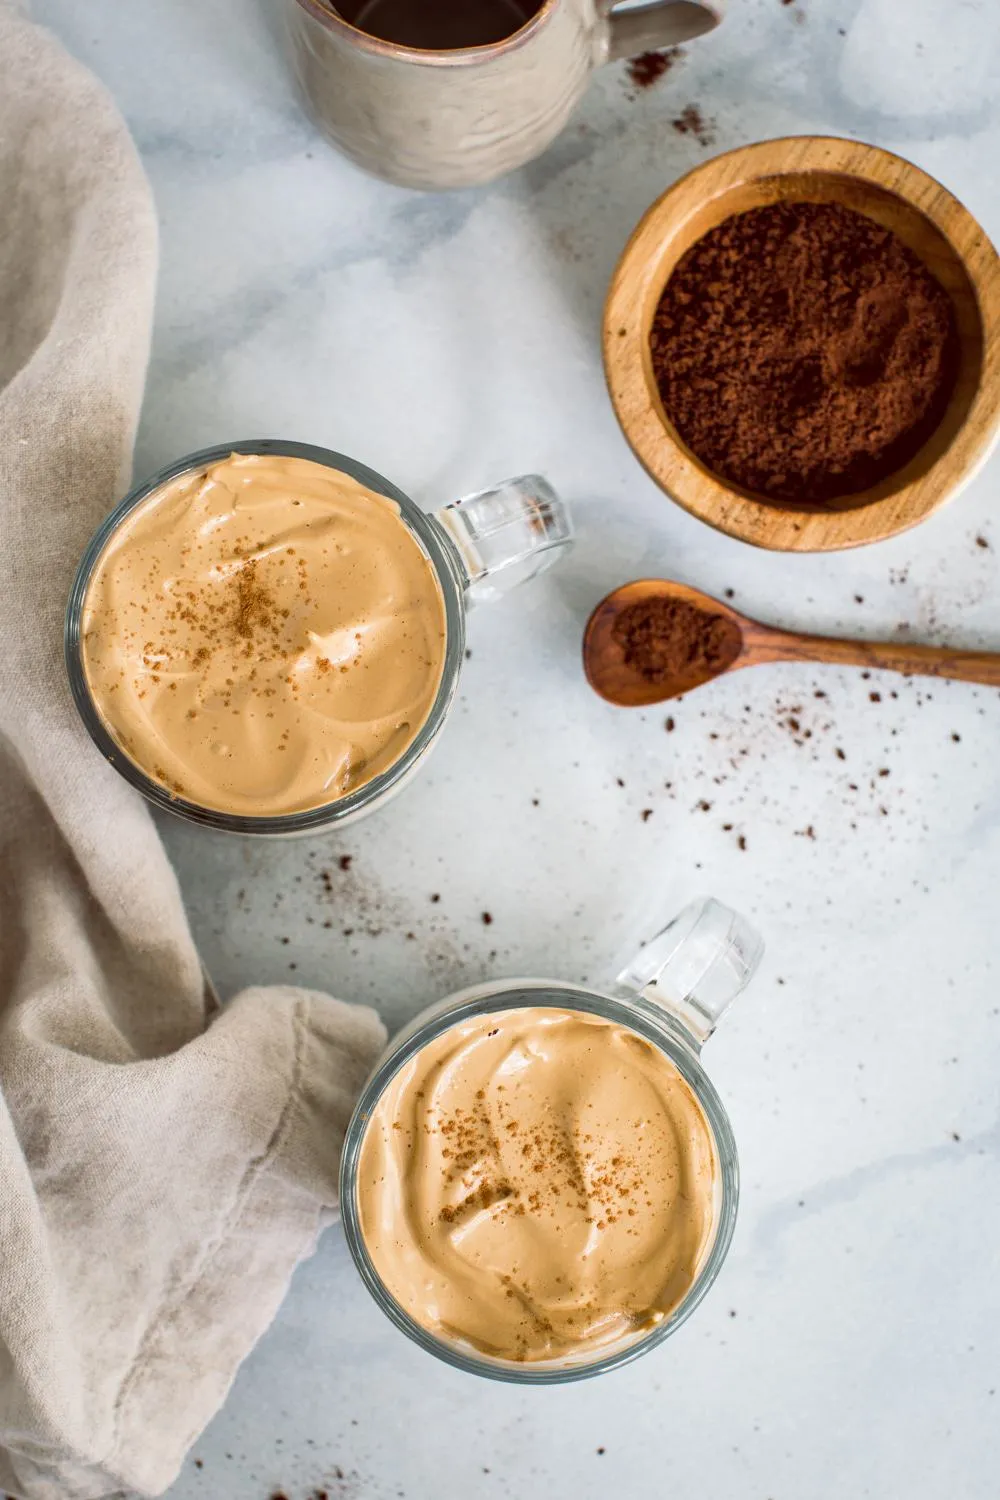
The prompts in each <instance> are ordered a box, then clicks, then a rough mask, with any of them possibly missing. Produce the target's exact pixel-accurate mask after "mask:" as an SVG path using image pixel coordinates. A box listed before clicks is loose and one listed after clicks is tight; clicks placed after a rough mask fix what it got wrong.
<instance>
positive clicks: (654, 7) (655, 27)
mask: <svg viewBox="0 0 1000 1500" xmlns="http://www.w3.org/2000/svg"><path fill="white" fill-rule="evenodd" d="M605 17H606V19H607V23H608V32H607V38H606V47H607V50H606V52H605V54H604V58H603V61H604V62H618V60H619V59H620V58H623V57H635V56H636V55H637V54H638V53H640V52H646V51H649V50H650V49H653V48H657V49H663V48H665V47H677V46H679V45H680V44H681V43H682V42H693V41H694V39H695V37H699V36H704V35H705V33H706V32H707V31H714V30H715V28H716V26H718V24H719V22H720V21H721V20H722V0H711V3H709V4H702V3H700V0H652V3H650V4H647V5H632V6H628V7H627V8H624V7H621V8H620V7H618V6H616V5H614V3H613V0H612V4H611V5H609V6H607V7H606V9H605Z"/></svg>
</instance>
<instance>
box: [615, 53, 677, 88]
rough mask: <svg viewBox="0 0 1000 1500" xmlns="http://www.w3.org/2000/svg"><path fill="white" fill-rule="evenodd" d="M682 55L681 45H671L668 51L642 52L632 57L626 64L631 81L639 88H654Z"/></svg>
mask: <svg viewBox="0 0 1000 1500" xmlns="http://www.w3.org/2000/svg"><path fill="white" fill-rule="evenodd" d="M682 56H683V53H682V52H681V49H680V47H671V48H670V49H669V51H667V52H640V53H639V56H638V57H630V58H629V60H628V62H627V64H626V71H627V73H628V79H629V83H633V84H635V86H636V88H637V89H649V88H652V87H653V84H654V83H657V82H658V81H659V80H660V79H661V78H662V77H663V75H664V73H669V72H670V69H671V68H672V67H673V65H674V63H675V62H677V61H678V60H679V59H680V58H681V57H682Z"/></svg>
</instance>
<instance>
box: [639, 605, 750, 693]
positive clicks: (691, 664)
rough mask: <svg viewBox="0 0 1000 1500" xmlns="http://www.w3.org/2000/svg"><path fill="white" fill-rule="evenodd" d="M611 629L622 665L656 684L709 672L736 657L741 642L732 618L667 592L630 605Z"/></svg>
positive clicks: (700, 676)
mask: <svg viewBox="0 0 1000 1500" xmlns="http://www.w3.org/2000/svg"><path fill="white" fill-rule="evenodd" d="M611 634H612V637H613V639H614V640H615V642H616V643H617V644H618V645H619V646H620V647H621V649H622V655H623V657H624V660H625V665H626V666H627V667H631V669H632V670H633V671H634V672H637V673H638V674H639V676H640V677H642V678H644V680H645V681H646V682H656V683H670V682H677V683H684V682H687V681H692V682H696V681H704V680H705V679H706V678H708V677H714V676H715V674H716V673H717V672H722V671H724V670H725V668H726V667H728V666H730V665H731V664H732V663H733V662H734V661H735V660H736V658H737V656H739V654H740V649H741V647H742V645H743V637H742V635H741V633H740V628H739V626H738V625H737V624H736V623H735V621H733V620H730V619H727V618H726V616H725V615H713V614H709V613H707V611H705V610H703V609H698V607H697V606H696V605H694V604H689V603H688V602H687V601H686V600H684V599H672V598H670V597H668V596H667V595H654V597H653V598H651V599H640V600H637V601H636V603H635V604H630V605H629V606H628V607H627V608H626V609H623V610H622V612H621V614H620V615H619V616H618V618H617V620H616V621H615V623H614V626H613V627H612V631H611Z"/></svg>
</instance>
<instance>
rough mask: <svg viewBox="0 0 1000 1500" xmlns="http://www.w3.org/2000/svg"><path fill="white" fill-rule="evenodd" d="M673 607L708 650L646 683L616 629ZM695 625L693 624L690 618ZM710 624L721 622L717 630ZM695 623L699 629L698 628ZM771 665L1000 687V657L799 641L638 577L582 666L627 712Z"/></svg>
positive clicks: (608, 605)
mask: <svg viewBox="0 0 1000 1500" xmlns="http://www.w3.org/2000/svg"><path fill="white" fill-rule="evenodd" d="M657 598H659V599H664V600H675V601H677V603H678V604H680V605H681V606H686V608H687V609H690V608H692V607H693V608H694V609H695V610H698V611H699V612H700V613H701V614H702V615H703V616H704V617H705V625H706V630H707V632H709V634H708V640H709V649H708V651H707V652H703V653H696V654H695V659H694V660H692V661H691V662H690V663H688V664H687V665H686V666H684V667H683V668H681V670H679V671H678V672H677V673H676V674H671V675H663V676H655V677H649V676H648V675H647V676H643V675H642V673H641V672H639V671H638V670H637V669H636V668H635V667H634V666H631V665H629V664H628V663H627V662H626V660H625V648H624V644H623V642H622V641H621V639H620V638H619V637H618V636H616V633H615V626H616V624H617V623H618V622H619V621H620V620H621V617H622V614H623V612H624V611H625V610H627V609H629V608H630V607H631V606H632V605H635V604H641V603H644V602H647V601H649V600H652V599H657ZM688 618H689V621H690V620H691V617H690V616H689V617H688ZM712 621H716V622H718V623H717V624H715V625H714V626H713V625H712V623H711V622H712ZM694 623H696V622H694ZM770 661H813V662H830V663H832V664H834V665H836V666H842V667H867V668H869V669H870V670H871V671H879V672H885V671H888V672H903V673H905V674H906V675H907V676H909V675H911V674H913V673H918V674H920V675H922V676H926V677H955V678H958V679H960V680H961V681H962V682H983V683H986V685H987V686H988V687H1000V653H998V652H995V651H956V650H952V649H951V648H950V647H948V646H910V645H905V644H901V643H899V642H898V641H845V640H839V639H835V638H833V637H831V636H822V635H799V634H797V633H795V632H794V631H790V630H778V629H776V628H774V627H773V626H771V625H762V624H761V623H760V621H759V620H750V619H748V618H747V616H746V615H741V614H739V613H738V611H737V610H735V609H731V608H730V607H729V605H728V604H722V603H721V602H720V601H719V600H718V599H713V598H712V597H711V596H710V595H709V594H703V593H702V592H701V591H700V590H699V589H691V588H688V587H687V586H686V585H685V584H683V583H671V582H669V581H668V580H667V579H664V578H640V579H637V580H636V582H635V583H625V584H622V586H621V588H617V589H615V590H614V592H613V593H611V594H609V595H608V596H607V598H606V599H602V600H601V603H600V604H599V605H598V606H597V608H596V609H595V610H594V612H593V614H592V615H591V617H590V619H589V620H588V621H587V628H586V630H585V631H584V636H583V666H584V671H585V672H586V674H587V681H588V682H589V683H590V685H591V687H592V688H593V689H594V691H595V692H596V693H599V694H600V695H601V697H602V698H606V699H607V701H608V702H609V703H615V704H617V705H618V706H619V707H621V708H641V707H642V706H643V705H647V704H650V703H664V702H666V701H667V699H669V698H677V697H679V696H680V695H681V694H682V693H689V692H690V691H691V689H692V688H696V687H700V686H701V685H702V683H705V682H711V681H712V679H713V678H715V677H721V676H722V674H723V673H724V672H735V671H736V669H737V668H738V667H756V666H760V665H762V664H763V663H764V662H770Z"/></svg>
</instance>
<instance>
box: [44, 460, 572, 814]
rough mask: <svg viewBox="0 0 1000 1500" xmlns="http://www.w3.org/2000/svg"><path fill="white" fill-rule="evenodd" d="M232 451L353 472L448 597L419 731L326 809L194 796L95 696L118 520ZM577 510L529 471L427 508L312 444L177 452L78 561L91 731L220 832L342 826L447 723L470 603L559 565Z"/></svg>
mask: <svg viewBox="0 0 1000 1500" xmlns="http://www.w3.org/2000/svg"><path fill="white" fill-rule="evenodd" d="M233 453H246V454H273V455H277V456H280V457H283V458H301V459H308V460H310V461H311V462H312V463H316V464H322V465H323V466H324V467H327V468H331V469H337V470H339V471H341V472H342V473H344V474H349V475H350V476H351V478H353V479H356V480H357V481H358V482H359V483H360V484H363V485H364V486H365V487H366V488H367V489H369V490H374V491H375V492H376V493H377V494H379V495H385V496H387V497H388V498H389V499H390V500H394V501H395V502H396V504H397V505H398V506H399V511H400V516H401V519H402V520H403V522H404V523H405V525H406V526H407V527H408V528H409V530H410V532H411V534H412V535H413V537H414V539H415V540H416V542H417V544H418V545H419V547H420V549H421V551H422V552H423V553H424V556H425V557H426V558H427V560H428V562H429V563H430V566H431V568H432V569H433V571H434V573H435V576H436V577H437V580H438V583H439V584H440V586H441V592H442V595H443V597H444V606H445V632H446V640H445V659H444V670H443V672H442V674H441V685H440V687H439V688H438V691H437V695H436V697H435V699H434V703H433V705H432V707H431V710H430V713H429V714H428V716H427V719H426V720H425V722H424V724H423V726H422V728H421V730H420V732H419V734H418V735H417V736H416V738H415V739H414V740H413V741H412V743H411V744H410V745H409V746H408V747H407V748H406V749H405V750H404V751H403V753H402V755H400V756H399V758H398V759H397V760H395V761H393V763H392V764H391V765H390V766H389V767H388V768H387V769H386V770H384V771H382V772H380V774H379V775H377V776H375V777H373V778H372V780H371V781H368V782H365V783H364V785H363V786H360V787H358V788H357V789H356V790H355V791H353V792H348V793H346V794H345V795H344V796H342V797H338V798H336V799H334V800H333V801H331V802H328V803H326V804H324V805H323V806H320V807H313V808H309V809H307V810H305V811H302V812H290V813H282V814H274V815H267V816H262V817H252V816H248V815H245V814H241V813H240V814H238V813H228V812H221V811H219V810H217V809H215V808H209V807H203V806H201V805H200V804H198V803H195V802H189V801H187V800H186V799H185V798H184V797H183V796H181V795H178V794H177V793H174V792H171V791H169V790H168V789H167V787H165V786H163V785H161V783H160V782H158V781H155V780H153V778H152V777H150V776H147V774H146V773H145V771H144V770H143V769H142V767H141V766H139V765H138V764H137V763H136V762H135V761H134V760H132V759H131V757H130V756H129V755H127V754H126V752H125V751H124V750H123V749H122V747H121V745H119V744H118V742H117V741H116V740H115V739H114V737H113V736H112V734H111V732H110V730H109V728H108V725H107V723H106V722H105V719H104V716H103V715H102V713H101V711H100V707H99V706H98V704H97V702H96V701H95V699H94V695H93V693H92V692H91V689H90V685H89V683H88V680H87V673H86V670H85V666H84V657H83V621H84V611H85V606H86V601H87V592H88V589H89V586H90V580H91V578H92V577H93V575H94V571H95V569H96V568H97V566H98V563H99V562H100V560H101V557H102V555H103V553H104V550H105V548H106V547H107V545H108V543H109V542H110V541H111V539H112V537H113V536H114V534H115V532H116V531H117V530H118V528H119V526H121V525H122V523H123V522H124V521H125V520H126V519H127V518H128V517H129V516H130V515H131V513H132V512H133V511H134V510H135V509H136V507H137V506H139V505H142V504H143V502H144V501H146V500H148V499H149V497H150V496H151V495H154V494H155V493H156V492H157V490H159V489H161V488H162V487H163V486H164V485H166V484H169V483H170V482H171V481H172V480H174V479H177V478H178V477H179V476H181V475H183V474H188V473H191V472H193V471H196V470H198V469H206V468H208V467H210V466H211V465H212V464H215V463H220V462H222V461H223V460H225V459H227V458H228V457H229V456H230V455H231V454H233ZM572 540H573V528H572V522H571V520H570V515H569V511H568V510H567V508H566V506H565V505H564V503H563V502H562V501H561V500H560V499H559V497H558V495H556V493H555V491H554V490H553V489H552V487H551V486H550V485H549V484H548V482H547V481H546V480H545V479H543V478H542V477H541V476H540V475H538V474H531V475H521V476H519V477H518V478H516V479H509V480H507V481H505V482H504V483H503V484H500V485H496V486H495V487H494V488H492V489H489V490H482V491H480V492H479V493H477V494H474V495H469V496H466V497H465V498H464V499H461V500H453V501H451V502H450V503H448V504H447V505H444V506H442V507H441V509H439V510H437V511H435V512H434V514H433V515H427V514H425V512H424V511H422V510H421V509H420V507H419V506H418V505H416V504H415V503H414V501H412V500H411V499H410V498H409V497H408V496H407V495H404V494H403V492H402V491H401V490H399V489H397V488H396V486H395V485H394V484H391V483H390V481H389V480H388V479H385V478H383V476H382V475H381V474H377V473H376V472H375V470H374V469H369V468H368V467H367V466H366V465H364V464H360V463H357V462H356V461H355V460H354V459H352V458H347V457H346V456H345V455H344V454H342V453H332V452H330V451H329V450H328V449H326V448H317V447H314V446H312V445H311V444H308V443H289V442H280V441H277V440H274V439H262V440H255V441H252V442H242V443H225V444H223V445H221V446H220V447H216V448H206V449H204V450H203V451H202V452H200V453H191V454H188V455H187V457H185V458H181V459H178V460H177V461H176V462H175V463H172V464H169V465H168V466H167V467H166V468H165V469H161V470H160V472H159V473H158V474H154V475H153V477H152V478H151V479H148V480H146V481H145V482H144V483H143V484H140V485H138V486H137V487H136V488H135V489H134V490H132V491H131V493H130V494H128V495H126V497H125V499H124V500H122V502H121V503H120V504H119V505H118V506H116V508H115V509H114V510H113V511H112V512H111V514H110V515H109V516H107V518H106V519H105V520H104V521H103V522H102V524H101V525H100V526H99V527H98V529H97V531H96V532H95V533H94V535H93V537H92V538H91V540H90V543H89V545H88V547H87V550H86V552H85V553H84V555H83V558H82V559H81V561H80V565H79V568H78V569H77V573H76V578H75V580H74V583H73V588H72V591H71V593H70V598H69V604H68V607H67V611H66V626H65V655H66V669H67V672H68V675H69V682H70V688H71V690H72V693H73V698H74V701H75V703H76V706H77V709H78V710H79V713H80V716H81V718H82V719H83V722H84V724H85V726H86V728H87V730H88V731H89V733H90V736H91V739H92V740H93V741H94V743H95V744H96V745H97V747H98V749H99V750H100V751H101V752H102V754H103V755H104V756H105V757H106V759H107V760H108V761H109V762H110V763H111V765H113V766H114V767H115V769H116V770H117V771H118V772H119V773H120V774H121V775H122V776H123V777H124V778H125V780H126V781H128V782H130V783H131V785H132V786H134V787H135V788H136V789H137V790H138V791H140V792H141V793H142V794H143V796H144V797H146V798H147V800H148V801H150V802H152V803H153V804H154V806H156V807H160V808H163V809H164V810H165V811H167V812H172V813H176V814H177V815H178V816H180V817H182V818H185V819H187V820H188V821H189V822H192V823H200V824H202V825H203V826H204V827H207V828H214V829H217V830H219V831H220V832H223V833H239V834H250V835H269V836H275V835H278V836H285V837H287V836H289V835H296V834H306V833H317V832H319V831H321V830H323V829H327V828H332V827H334V826H336V827H343V826H344V825H345V824H347V823H353V822H355V821H356V820H357V819H358V818H362V817H364V816H366V815H367V814H368V813H371V812H374V811H375V809H376V808H377V807H380V806H382V805H383V804H384V803H385V802H387V801H388V800H389V799H390V798H391V797H393V796H395V795H396V793H397V792H399V791H400V790H401V789H402V788H403V787H404V786H405V785H406V783H407V782H408V781H409V780H410V779H411V777H412V776H414V775H415V774H416V772H417V770H418V768H419V767H420V765H421V764H422V763H423V761H424V760H425V759H426V757H427V755H428V754H429V752H430V750H431V749H432V747H433V746H434V744H435V743H436V741H437V737H438V735H439V734H440V732H441V730H442V729H443V727H444V723H445V720H446V718H447V717H448V713H449V711H450V709H451V706H452V703H453V701H454V697H455V692H456V689H457V687H458V679H459V674H460V672H461V669H462V663H463V661H464V659H465V617H466V614H467V612H468V609H469V607H470V605H472V604H474V603H481V602H484V601H490V600H493V599H498V598H501V597H502V596H503V595H504V594H506V593H507V592H508V591H509V590H510V589H511V588H514V587H516V586H517V585H518V584H520V583H524V582H526V581H527V580H528V579H529V578H534V577H536V576H537V575H538V574H539V573H542V572H544V571H545V569H546V568H548V567H550V566H551V565H552V563H553V562H555V561H556V560H557V559H558V558H559V557H560V556H561V555H562V553H563V552H564V551H565V550H566V548H567V547H569V546H570V545H571V544H572Z"/></svg>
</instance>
